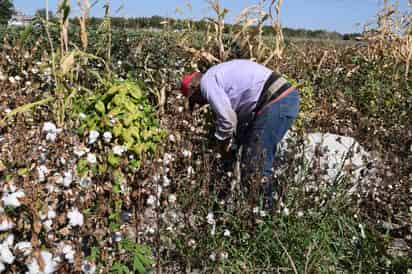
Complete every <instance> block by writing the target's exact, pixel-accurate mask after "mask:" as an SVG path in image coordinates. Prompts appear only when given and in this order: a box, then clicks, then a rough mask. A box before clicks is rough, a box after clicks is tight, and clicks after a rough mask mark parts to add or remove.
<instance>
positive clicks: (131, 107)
mask: <svg viewBox="0 0 412 274" xmlns="http://www.w3.org/2000/svg"><path fill="white" fill-rule="evenodd" d="M124 106H125V108H126V109H127V110H128V111H130V112H131V113H134V112H136V110H137V106H136V105H135V104H133V103H132V102H131V101H125V102H124Z"/></svg>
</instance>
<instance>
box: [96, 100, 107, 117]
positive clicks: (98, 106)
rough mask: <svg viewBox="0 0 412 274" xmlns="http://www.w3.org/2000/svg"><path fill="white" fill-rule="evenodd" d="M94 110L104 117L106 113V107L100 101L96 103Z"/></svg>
mask: <svg viewBox="0 0 412 274" xmlns="http://www.w3.org/2000/svg"><path fill="white" fill-rule="evenodd" d="M94 107H95V108H96V110H97V111H98V112H100V114H102V115H104V114H105V113H106V107H105V106H104V103H103V102H102V101H98V102H97V103H96V104H95V106H94Z"/></svg>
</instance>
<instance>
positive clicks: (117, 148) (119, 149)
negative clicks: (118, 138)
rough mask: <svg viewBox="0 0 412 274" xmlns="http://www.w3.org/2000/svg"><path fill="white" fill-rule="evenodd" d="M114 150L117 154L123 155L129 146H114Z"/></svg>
mask: <svg viewBox="0 0 412 274" xmlns="http://www.w3.org/2000/svg"><path fill="white" fill-rule="evenodd" d="M112 150H113V153H114V154H115V155H118V156H121V155H122V154H123V153H125V152H126V151H127V147H125V146H114V147H113V149H112Z"/></svg>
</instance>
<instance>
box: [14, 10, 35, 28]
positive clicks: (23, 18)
mask: <svg viewBox="0 0 412 274" xmlns="http://www.w3.org/2000/svg"><path fill="white" fill-rule="evenodd" d="M33 18H34V17H33V16H27V15H25V14H23V13H22V12H17V13H16V14H15V15H13V17H12V18H11V19H10V20H9V26H14V27H26V26H28V25H30V23H31V22H32V21H33Z"/></svg>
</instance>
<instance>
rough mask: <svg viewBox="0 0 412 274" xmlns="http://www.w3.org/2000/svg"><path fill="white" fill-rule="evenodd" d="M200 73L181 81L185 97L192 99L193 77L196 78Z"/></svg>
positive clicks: (186, 76)
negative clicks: (191, 86)
mask: <svg viewBox="0 0 412 274" xmlns="http://www.w3.org/2000/svg"><path fill="white" fill-rule="evenodd" d="M198 73H199V72H193V73H192V74H189V75H185V76H184V77H183V79H182V81H181V83H180V84H181V86H180V90H181V91H182V93H183V95H184V96H186V97H190V96H191V95H192V94H190V83H191V82H192V80H193V77H195V76H196V75H197V74H198Z"/></svg>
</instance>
